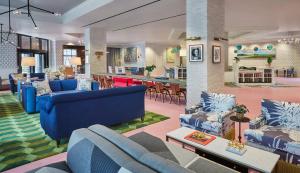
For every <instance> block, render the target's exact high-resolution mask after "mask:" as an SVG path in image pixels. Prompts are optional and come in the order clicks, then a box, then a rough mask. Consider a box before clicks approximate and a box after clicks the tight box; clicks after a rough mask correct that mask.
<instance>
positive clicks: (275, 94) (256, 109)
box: [5, 87, 300, 173]
mask: <svg viewBox="0 0 300 173" xmlns="http://www.w3.org/2000/svg"><path fill="white" fill-rule="evenodd" d="M299 91H300V87H275V88H271V87H244V88H230V87H225V88H224V89H223V92H224V93H230V94H234V95H236V97H237V102H238V103H239V104H245V105H246V106H247V107H248V108H249V110H250V113H249V114H248V115H247V116H248V117H250V118H251V119H252V118H255V117H257V116H258V115H259V114H260V102H261V99H262V98H267V99H275V100H282V101H291V102H299V103H300V95H299ZM199 97H200V96H199ZM146 110H148V111H152V112H155V113H159V114H163V115H165V116H168V117H170V119H168V120H165V121H162V122H159V123H156V124H152V125H149V126H146V127H143V128H140V129H137V130H134V131H131V132H128V133H126V134H125V135H126V136H130V135H133V134H135V133H138V132H141V131H145V132H147V133H149V134H152V135H154V136H157V137H159V138H161V139H163V140H165V134H166V133H167V132H169V131H172V130H174V129H176V128H178V127H179V121H178V117H179V114H180V113H184V105H183V104H182V105H176V104H169V103H162V102H161V101H160V100H158V101H156V102H155V101H154V100H153V99H152V100H150V99H149V98H148V97H147V98H146ZM236 127H237V126H236ZM246 128H248V124H243V126H242V129H243V130H244V129H246ZM236 129H237V128H236ZM237 133H238V132H237V131H236V134H237ZM65 158H66V154H65V153H63V154H59V155H56V156H52V157H49V158H46V159H42V160H39V161H36V162H33V163H30V164H27V165H24V166H21V167H18V168H15V169H12V170H9V171H6V172H5V173H22V172H26V171H29V170H32V169H34V168H37V167H41V166H43V165H47V164H49V163H53V162H57V161H61V160H64V159H65ZM251 172H252V171H251Z"/></svg>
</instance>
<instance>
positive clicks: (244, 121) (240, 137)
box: [230, 116, 250, 143]
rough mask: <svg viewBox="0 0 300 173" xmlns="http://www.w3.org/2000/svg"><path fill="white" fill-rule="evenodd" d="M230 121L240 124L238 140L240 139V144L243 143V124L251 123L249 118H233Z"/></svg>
mask: <svg viewBox="0 0 300 173" xmlns="http://www.w3.org/2000/svg"><path fill="white" fill-rule="evenodd" d="M230 120H231V121H234V122H238V123H239V136H238V138H239V142H240V143H241V142H242V141H241V139H242V136H241V124H242V123H248V122H250V119H249V118H247V117H243V118H238V117H237V116H231V117H230Z"/></svg>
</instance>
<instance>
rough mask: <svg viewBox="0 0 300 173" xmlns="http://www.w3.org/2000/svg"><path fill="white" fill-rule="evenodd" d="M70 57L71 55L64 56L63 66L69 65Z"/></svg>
mask: <svg viewBox="0 0 300 173" xmlns="http://www.w3.org/2000/svg"><path fill="white" fill-rule="evenodd" d="M70 59H71V56H64V65H65V66H71V64H70Z"/></svg>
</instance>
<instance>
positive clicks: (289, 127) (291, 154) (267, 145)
mask: <svg viewBox="0 0 300 173" xmlns="http://www.w3.org/2000/svg"><path fill="white" fill-rule="evenodd" d="M261 107H262V110H261V112H262V114H261V115H260V116H259V117H257V118H256V119H254V120H252V121H251V122H250V129H247V130H245V134H244V135H245V139H246V140H247V144H248V145H252V146H254V147H258V148H261V149H264V150H267V151H271V152H274V153H276V154H279V155H280V157H281V160H284V161H286V162H288V163H292V164H298V165H299V164H300V104H297V103H289V102H280V101H275V100H267V99H263V100H262V102H261ZM299 170H300V168H299Z"/></svg>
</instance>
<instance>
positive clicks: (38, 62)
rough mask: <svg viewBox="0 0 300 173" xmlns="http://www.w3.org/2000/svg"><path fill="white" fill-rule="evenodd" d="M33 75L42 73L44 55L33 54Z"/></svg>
mask: <svg viewBox="0 0 300 173" xmlns="http://www.w3.org/2000/svg"><path fill="white" fill-rule="evenodd" d="M34 57H35V73H42V72H43V69H44V55H43V54H35V56H34Z"/></svg>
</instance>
